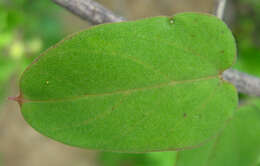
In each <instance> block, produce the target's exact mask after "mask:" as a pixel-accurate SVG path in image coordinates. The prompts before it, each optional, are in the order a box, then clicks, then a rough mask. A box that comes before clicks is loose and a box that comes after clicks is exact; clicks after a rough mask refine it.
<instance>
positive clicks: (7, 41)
mask: <svg viewBox="0 0 260 166" xmlns="http://www.w3.org/2000/svg"><path fill="white" fill-rule="evenodd" d="M46 9H47V10H46ZM59 9H60V8H58V7H56V6H55V5H54V4H53V3H52V2H51V1H34V0H1V1H0V103H1V99H3V97H4V96H5V94H6V89H7V88H8V81H9V80H10V77H11V76H12V75H14V74H15V73H16V74H17V73H18V74H21V72H22V71H23V70H24V68H25V67H26V66H27V65H28V64H29V63H31V61H32V60H33V59H34V58H35V56H38V55H39V54H40V52H42V51H43V50H45V49H46V48H48V47H50V46H51V45H53V44H55V43H56V42H58V41H59V40H60V39H61V37H62V36H64V32H63V31H62V20H61V19H60V17H59V14H58V13H59V11H60V10H59Z"/></svg>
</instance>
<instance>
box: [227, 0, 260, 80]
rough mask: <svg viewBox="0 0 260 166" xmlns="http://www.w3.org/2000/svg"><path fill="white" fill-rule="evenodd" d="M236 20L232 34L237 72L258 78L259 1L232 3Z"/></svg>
mask: <svg viewBox="0 0 260 166" xmlns="http://www.w3.org/2000/svg"><path fill="white" fill-rule="evenodd" d="M234 5H235V10H236V11H235V13H236V20H235V24H234V25H233V28H232V29H233V33H234V34H235V36H236V39H237V45H238V62H237V64H236V65H235V68H237V69H238V70H241V71H244V72H247V73H250V74H253V75H256V76H260V1H259V0H239V1H234Z"/></svg>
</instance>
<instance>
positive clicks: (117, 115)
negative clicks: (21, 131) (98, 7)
mask: <svg viewBox="0 0 260 166" xmlns="http://www.w3.org/2000/svg"><path fill="white" fill-rule="evenodd" d="M174 21H175V23H174V24H173V25H172V24H170V19H169V18H167V17H155V18H150V19H144V20H141V21H135V22H124V23H117V24H106V25H102V26H97V27H94V28H91V29H89V30H87V31H84V32H81V33H79V34H77V35H75V36H73V37H71V38H69V39H67V40H64V41H63V42H62V43H60V44H58V45H57V46H56V47H53V48H51V49H49V50H48V51H47V52H46V53H45V54H44V56H41V57H40V58H39V59H38V60H37V61H36V62H35V63H33V64H32V65H31V66H30V67H29V68H28V69H27V70H26V71H25V73H24V74H23V76H22V78H21V81H20V87H21V92H22V100H23V102H24V103H23V104H22V114H23V116H24V118H25V120H26V121H27V122H28V123H29V124H31V126H32V127H34V128H35V129H36V130H38V131H40V132H41V133H43V134H44V135H46V136H49V137H51V138H53V139H56V140H58V141H60V142H63V143H66V144H70V145H74V146H79V147H85V148H90V149H101V150H106V151H121V152H147V151H161V150H173V149H175V150H178V149H183V148H188V147H194V146H197V145H198V144H201V143H202V142H205V140H207V139H209V138H210V137H212V136H213V135H215V134H216V133H217V132H218V131H219V130H220V129H221V128H222V127H223V122H225V121H226V120H227V119H228V118H229V117H230V116H231V115H232V112H233V110H234V108H235V107H236V105H237V93H236V90H235V88H234V87H233V86H232V85H231V84H229V83H226V82H224V81H223V80H222V79H221V77H220V75H219V73H221V71H222V70H224V69H226V68H227V67H230V65H232V63H233V61H234V59H235V43H234V38H233V36H232V34H231V32H230V31H229V30H228V28H227V27H226V25H225V24H224V23H222V22H221V21H220V20H218V19H217V18H215V17H214V16H209V15H203V14H195V13H194V14H192V13H185V14H178V15H176V16H174ZM188 22H192V23H194V22H196V23H197V24H198V25H196V24H195V25H194V26H188V25H187V23H188ZM199 25H200V26H201V25H204V26H205V27H206V34H207V35H205V34H204V33H205V32H203V31H201V30H200V29H199V28H200V26H199ZM180 31H181V32H182V33H181V34H179V32H180ZM223 31H224V33H223ZM108 32H109V33H108ZM195 32H196V33H197V35H199V36H200V38H201V39H200V40H198V39H196V40H195V39H193V40H191V39H192V38H194V37H193V36H192V34H193V33H195ZM216 32H217V34H215V33H216ZM212 34H215V35H214V36H212ZM223 34H224V35H223ZM158 35H159V36H158ZM210 35H211V36H210ZM220 36H221V37H220ZM165 39H167V40H165ZM223 39H224V40H223ZM155 40H156V42H154V41H155ZM187 40H191V41H189V42H187ZM216 40H217V41H219V42H218V43H217V44H218V46H215V45H213V44H210V45H208V43H213V41H215V42H216ZM194 41H200V43H201V45H202V46H200V47H199V46H197V45H195V44H194ZM220 41H221V42H220ZM212 47H213V48H214V49H212ZM219 50H224V53H219ZM212 52H213V53H214V54H213V53H212ZM36 78H37V79H36ZM36 110H38V111H36ZM213 110H214V111H213ZM216 115H217V116H219V117H217V118H216ZM201 120H203V122H201ZM191 137H193V138H192V139H191ZM151 138H152V139H151Z"/></svg>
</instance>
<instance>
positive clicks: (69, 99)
mask: <svg viewBox="0 0 260 166" xmlns="http://www.w3.org/2000/svg"><path fill="white" fill-rule="evenodd" d="M215 78H219V79H221V75H213V76H208V77H202V78H196V79H190V80H180V81H170V82H167V83H161V84H158V85H152V86H148V87H142V88H133V89H128V90H119V91H114V92H106V93H101V94H99V93H97V94H85V95H80V96H72V97H68V98H61V99H47V100H32V99H26V98H22V99H21V102H22V103H28V102H34V103H48V102H64V101H73V100H79V99H84V98H90V97H103V96H112V95H116V94H131V93H134V92H139V91H145V90H151V89H158V88H162V87H166V86H174V85H177V84H184V83H192V82H198V81H204V80H210V79H215ZM221 80H222V79H221ZM22 96H23V95H22Z"/></svg>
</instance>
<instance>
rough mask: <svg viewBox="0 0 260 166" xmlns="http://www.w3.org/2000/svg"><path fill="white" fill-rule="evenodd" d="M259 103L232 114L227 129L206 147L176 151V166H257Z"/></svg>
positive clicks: (259, 129) (259, 147) (259, 132)
mask: <svg viewBox="0 0 260 166" xmlns="http://www.w3.org/2000/svg"><path fill="white" fill-rule="evenodd" d="M259 138H260V102H259V100H258V101H253V102H251V103H250V104H248V105H246V106H242V107H240V108H239V109H238V111H237V112H236V113H235V115H234V117H233V119H232V120H231V121H230V122H229V123H228V126H227V128H225V130H224V131H223V132H222V133H221V134H219V135H218V136H217V137H216V138H215V139H214V140H213V141H210V142H209V143H207V144H206V145H204V146H202V147H200V148H196V149H192V150H187V151H182V152H179V154H178V157H177V158H178V160H177V163H176V164H175V165H176V166H187V165H199V166H208V165H210V166H220V165H221V166H256V165H259V164H260V141H259Z"/></svg>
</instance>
